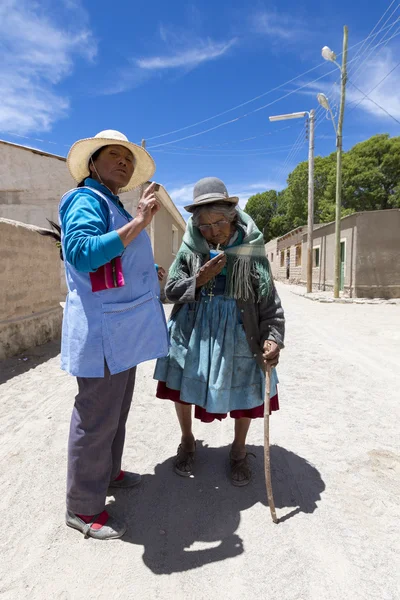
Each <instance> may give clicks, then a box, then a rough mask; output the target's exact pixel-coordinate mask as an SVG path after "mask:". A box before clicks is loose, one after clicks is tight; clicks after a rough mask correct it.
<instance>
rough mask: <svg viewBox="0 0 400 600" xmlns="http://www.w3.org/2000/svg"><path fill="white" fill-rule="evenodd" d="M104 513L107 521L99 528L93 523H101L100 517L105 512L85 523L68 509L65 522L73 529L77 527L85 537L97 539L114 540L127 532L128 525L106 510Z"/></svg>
mask: <svg viewBox="0 0 400 600" xmlns="http://www.w3.org/2000/svg"><path fill="white" fill-rule="evenodd" d="M104 513H105V522H104V524H103V525H101V526H100V528H98V529H94V528H93V527H92V525H93V524H98V523H99V520H100V519H99V517H101V516H102V515H103V513H101V515H96V516H94V517H93V519H92V521H90V523H85V521H83V519H81V518H80V517H78V515H76V514H75V513H73V512H70V511H68V510H67V513H66V516H65V522H66V524H67V525H68V527H72V529H76V530H77V531H80V532H81V533H83V535H84V537H85V538H89V537H90V538H94V539H96V540H114V539H117V538H120V537H122V536H123V535H124V533H125V532H126V525H124V524H122V523H120V522H119V521H117V519H115V518H114V517H110V516H109V515H108V513H106V512H105V511H104ZM107 517H108V518H107Z"/></svg>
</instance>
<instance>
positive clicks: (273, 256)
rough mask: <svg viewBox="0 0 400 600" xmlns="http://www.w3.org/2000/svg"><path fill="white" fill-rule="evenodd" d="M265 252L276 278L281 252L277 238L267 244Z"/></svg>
mask: <svg viewBox="0 0 400 600" xmlns="http://www.w3.org/2000/svg"><path fill="white" fill-rule="evenodd" d="M265 254H266V255H267V258H268V260H269V264H270V265H271V271H272V275H273V277H274V279H276V278H277V275H278V271H279V254H278V243H277V239H276V238H275V239H274V240H271V241H270V242H268V243H267V244H265Z"/></svg>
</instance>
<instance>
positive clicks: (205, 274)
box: [196, 253, 226, 287]
mask: <svg viewBox="0 0 400 600" xmlns="http://www.w3.org/2000/svg"><path fill="white" fill-rule="evenodd" d="M225 265H226V255H225V254H223V253H221V254H217V256H214V258H212V259H211V260H209V261H208V262H206V264H205V265H203V266H202V267H201V269H200V271H199V272H198V274H197V276H196V287H201V286H203V285H205V284H206V283H208V282H209V281H211V279H214V277H216V276H217V275H219V274H220V273H221V271H222V269H223V268H224V267H225Z"/></svg>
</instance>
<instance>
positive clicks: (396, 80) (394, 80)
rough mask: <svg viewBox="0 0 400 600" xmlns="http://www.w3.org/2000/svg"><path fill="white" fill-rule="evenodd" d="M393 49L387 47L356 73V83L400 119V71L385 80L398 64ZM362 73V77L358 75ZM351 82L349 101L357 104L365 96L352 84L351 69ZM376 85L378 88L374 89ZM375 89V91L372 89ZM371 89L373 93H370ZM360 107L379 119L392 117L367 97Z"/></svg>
mask: <svg viewBox="0 0 400 600" xmlns="http://www.w3.org/2000/svg"><path fill="white" fill-rule="evenodd" d="M397 63H398V61H397V60H395V58H394V55H393V52H392V50H390V49H388V48H385V50H384V51H383V52H381V53H380V55H379V56H377V57H376V58H375V59H374V60H372V61H369V62H368V63H367V64H366V65H365V66H364V67H363V69H364V68H365V71H364V70H363V71H362V72H361V71H360V73H357V74H355V78H354V83H355V85H356V86H357V87H358V88H360V90H362V91H363V92H364V93H366V94H368V95H369V96H370V98H371V100H374V101H375V102H376V103H377V104H379V105H381V106H382V107H383V108H384V109H386V110H387V111H388V112H389V113H390V114H391V115H393V116H394V117H395V118H396V119H400V74H399V73H400V71H393V73H392V74H391V75H389V76H388V77H387V78H386V79H385V80H384V81H382V80H383V79H384V77H385V76H386V75H388V74H389V73H390V72H391V71H392V69H394V68H395V67H396V65H397ZM361 73H362V77H360V78H358V75H359V74H361ZM349 78H350V83H349V85H348V88H347V101H348V102H355V103H356V104H357V103H358V102H359V101H360V100H361V99H362V98H364V95H363V94H361V93H360V92H359V91H357V90H356V89H355V88H354V87H353V86H352V85H351V80H352V76H351V71H350V74H349ZM381 82H382V83H381ZM376 86H378V87H376ZM375 87H376V89H374V88H375ZM371 90H373V91H371ZM370 91H371V93H370ZM358 108H359V109H361V110H363V111H364V112H367V113H369V114H370V115H373V116H375V117H377V118H379V119H390V117H389V116H388V115H387V114H386V113H385V112H384V111H383V110H382V109H381V108H379V107H378V106H376V104H374V103H373V102H371V101H370V100H368V99H367V98H365V99H364V100H363V101H362V102H361V104H359V106H358Z"/></svg>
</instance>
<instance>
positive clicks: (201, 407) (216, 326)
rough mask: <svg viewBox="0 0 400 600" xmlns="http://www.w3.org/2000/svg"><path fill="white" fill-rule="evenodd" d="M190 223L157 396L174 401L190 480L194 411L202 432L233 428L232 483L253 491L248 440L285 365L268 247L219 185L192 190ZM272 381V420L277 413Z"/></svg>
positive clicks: (177, 466)
mask: <svg viewBox="0 0 400 600" xmlns="http://www.w3.org/2000/svg"><path fill="white" fill-rule="evenodd" d="M193 196H194V200H193V203H192V204H190V205H189V206H186V207H185V208H186V210H187V211H189V212H190V213H192V216H191V217H190V218H189V221H188V225H187V230H186V233H185V236H184V239H183V243H182V246H181V248H180V250H179V252H178V254H177V256H176V260H175V261H174V263H173V265H172V266H171V269H170V272H169V277H168V281H167V284H166V287H165V293H166V296H167V298H168V300H169V301H171V302H173V303H174V304H175V306H174V309H173V311H172V315H171V319H170V322H169V329H170V339H171V346H170V351H169V354H168V356H167V357H166V358H161V359H159V360H158V362H157V366H156V371H155V378H156V379H157V380H158V381H159V383H158V388H157V396H158V397H159V398H166V399H170V400H173V401H175V408H176V412H177V416H178V420H179V424H180V427H181V432H182V437H181V443H180V445H179V448H178V453H177V456H176V459H175V463H174V470H175V472H176V473H177V474H178V475H182V476H185V477H187V476H190V475H191V474H192V472H193V464H194V457H195V438H194V435H193V432H192V410H191V408H192V407H191V405H192V404H194V405H195V417H196V418H198V419H200V420H201V421H203V422H205V423H210V422H212V421H213V420H214V419H219V420H221V419H223V418H225V417H226V416H227V413H228V412H230V414H231V417H233V418H234V419H235V433H234V440H233V444H232V447H231V450H230V455H229V458H230V467H231V482H232V483H233V484H234V485H236V486H244V485H247V484H248V483H249V481H250V479H251V470H250V468H249V464H248V453H247V452H246V436H247V433H248V430H249V426H250V423H251V420H252V419H254V418H257V417H263V416H264V386H265V377H264V371H265V368H266V365H267V364H269V365H271V366H276V365H277V364H278V359H279V352H280V348H283V341H284V332H285V323H284V314H283V310H282V307H281V303H280V300H279V296H278V294H277V292H276V289H275V286H274V284H273V281H272V277H271V273H270V268H269V263H268V260H267V258H266V256H265V249H264V240H263V236H262V234H261V233H260V232H259V231H258V229H257V227H256V225H255V224H254V222H253V221H252V219H251V218H250V217H249V216H248V215H247V214H245V213H244V212H242V211H241V210H240V208H238V206H237V204H238V198H237V197H232V196H229V195H228V192H227V189H226V187H225V185H224V183H223V182H222V181H221V180H220V179H217V178H215V177H207V178H205V179H201V180H200V181H199V182H198V183H196V185H195V186H194V192H193ZM276 383H277V378H276V374H275V370H273V371H272V381H271V410H278V408H279V405H278V396H277V390H276Z"/></svg>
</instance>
